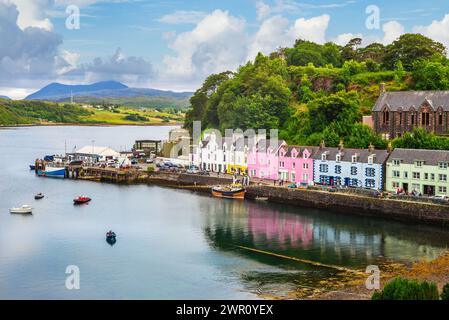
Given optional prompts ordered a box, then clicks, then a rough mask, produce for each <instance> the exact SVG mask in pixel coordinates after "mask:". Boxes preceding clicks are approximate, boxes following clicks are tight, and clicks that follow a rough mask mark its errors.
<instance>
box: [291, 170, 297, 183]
mask: <svg viewBox="0 0 449 320" xmlns="http://www.w3.org/2000/svg"><path fill="white" fill-rule="evenodd" d="M295 181H296V174H295V173H294V172H292V180H291V182H295Z"/></svg>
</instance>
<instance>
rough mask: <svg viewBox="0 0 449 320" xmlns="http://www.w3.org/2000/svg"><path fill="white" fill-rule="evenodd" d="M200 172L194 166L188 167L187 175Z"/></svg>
mask: <svg viewBox="0 0 449 320" xmlns="http://www.w3.org/2000/svg"><path fill="white" fill-rule="evenodd" d="M199 172H200V170H199V169H198V167H196V166H190V167H189V168H188V169H187V173H190V174H197V173H199Z"/></svg>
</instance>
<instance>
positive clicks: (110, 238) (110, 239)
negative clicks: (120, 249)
mask: <svg viewBox="0 0 449 320" xmlns="http://www.w3.org/2000/svg"><path fill="white" fill-rule="evenodd" d="M106 242H107V243H109V244H110V245H111V246H112V245H113V244H114V243H116V242H117V239H116V235H115V232H113V231H112V230H110V231H109V232H106Z"/></svg>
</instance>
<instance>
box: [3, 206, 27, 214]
mask: <svg viewBox="0 0 449 320" xmlns="http://www.w3.org/2000/svg"><path fill="white" fill-rule="evenodd" d="M9 213H20V214H32V213H33V208H32V207H31V206H29V205H27V204H24V205H23V206H21V207H18V208H11V209H9Z"/></svg>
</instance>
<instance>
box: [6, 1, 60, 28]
mask: <svg viewBox="0 0 449 320" xmlns="http://www.w3.org/2000/svg"><path fill="white" fill-rule="evenodd" d="M1 3H3V4H5V5H10V4H14V5H16V7H17V9H18V11H19V17H18V20H17V22H18V25H19V27H20V28H21V29H22V30H23V29H25V28H27V27H37V28H42V29H45V30H52V29H53V24H52V23H51V21H50V20H49V19H48V17H47V12H46V11H47V10H49V9H50V7H51V5H52V4H53V1H52V0H0V4H1Z"/></svg>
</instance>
